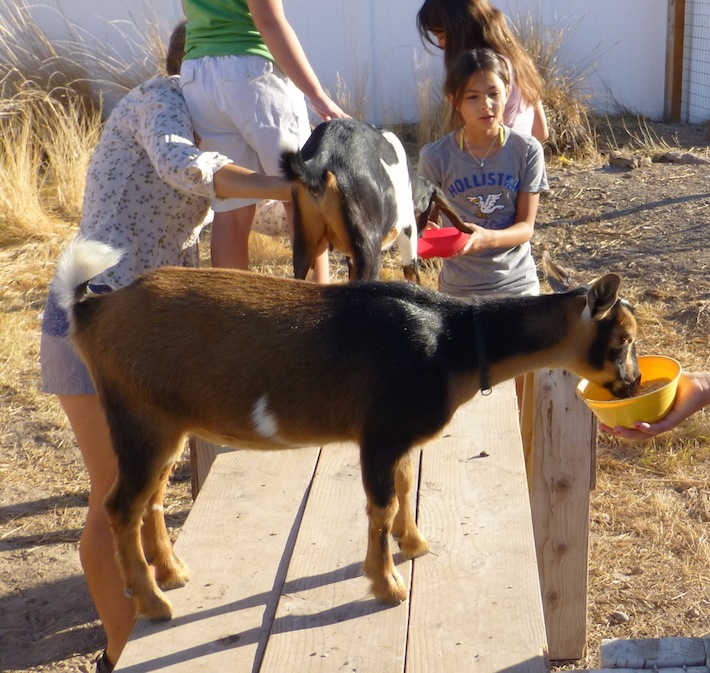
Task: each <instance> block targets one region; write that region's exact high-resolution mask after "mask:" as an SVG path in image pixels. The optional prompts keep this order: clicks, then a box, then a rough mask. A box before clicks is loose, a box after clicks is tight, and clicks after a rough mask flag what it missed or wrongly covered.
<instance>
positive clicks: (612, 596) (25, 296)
mask: <svg viewBox="0 0 710 673" xmlns="http://www.w3.org/2000/svg"><path fill="white" fill-rule="evenodd" d="M654 130H655V132H656V133H657V134H659V137H661V138H663V139H665V140H666V141H667V142H668V143H669V144H670V145H671V146H673V147H674V148H676V149H677V150H678V152H679V154H680V153H681V152H680V150H681V148H682V150H683V151H685V150H688V149H692V157H690V158H689V157H686V158H685V159H684V161H683V163H663V162H654V163H651V164H650V165H646V166H640V167H636V168H623V167H611V166H609V164H608V162H606V161H604V162H601V161H600V162H599V165H596V166H589V165H587V166H584V167H577V166H575V165H574V164H573V163H567V164H565V165H559V164H555V165H552V166H550V168H549V179H550V186H551V191H550V192H549V193H548V194H547V195H545V197H544V198H543V200H542V201H541V207H540V213H539V220H538V227H537V232H536V235H535V240H534V251H535V255H536V258H537V259H538V260H539V259H540V258H541V253H542V251H543V250H549V251H550V252H551V253H552V255H553V257H554V258H555V259H556V260H557V261H558V262H559V263H560V264H562V265H563V266H565V267H567V268H569V269H571V270H573V271H574V273H575V276H576V277H577V278H578V279H579V281H580V282H587V281H588V280H591V279H592V278H593V277H595V276H597V275H599V274H600V273H602V272H606V271H615V272H618V273H620V274H621V275H622V276H623V279H624V280H623V289H624V293H625V294H626V296H627V298H628V299H630V300H631V301H632V302H633V303H635V304H636V305H637V315H638V317H639V321H640V325H641V336H642V339H641V342H640V344H639V352H640V353H641V354H644V353H653V352H660V353H667V354H673V355H675V356H676V357H677V358H679V359H680V360H681V361H682V362H683V364H684V366H686V368H688V369H710V350H709V349H708V342H707V335H708V327H709V326H710V252H708V245H709V244H710V228H709V227H710V150H709V148H708V136H707V131H706V128H705V126H688V125H674V126H666V125H655V126H654ZM625 156H626V157H627V158H631V159H633V158H634V156H636V155H634V154H633V153H632V152H627V153H626V155H625ZM689 160H690V161H699V160H705V161H706V162H708V163H688V161H689ZM69 233H70V232H67V233H66V236H64V238H65V239H66V238H67V237H68V235H69ZM61 242H62V241H57V242H56V243H55V244H54V245H52V246H50V247H51V248H52V249H51V250H48V251H46V252H44V253H43V254H45V255H46V258H47V261H46V265H45V268H46V273H45V274H44V275H43V276H42V277H41V278H36V277H35V278H33V279H27V278H26V277H24V275H23V270H24V269H25V267H26V261H27V258H28V256H30V255H31V256H33V257H36V256H37V255H38V254H40V253H38V252H37V250H35V249H33V247H32V246H35V247H36V246H37V245H38V244H36V243H34V244H33V243H29V242H28V243H27V244H25V245H23V246H19V247H18V248H12V249H7V250H0V268H4V269H5V272H4V273H3V275H2V279H3V280H2V281H1V282H0V293H2V294H3V295H5V299H4V300H3V306H4V307H8V306H9V308H7V309H6V310H7V313H6V315H8V316H9V315H10V314H12V315H21V314H23V313H25V314H27V316H28V319H27V320H28V322H27V324H28V325H29V326H30V328H31V329H32V330H34V331H35V332H36V334H37V347H34V349H33V350H31V353H30V357H29V358H28V360H27V362H26V363H25V364H24V365H23V366H22V367H19V368H18V371H17V376H16V379H15V381H14V382H10V383H5V384H3V386H2V388H0V404H2V405H3V407H4V408H5V412H6V413H5V414H4V415H3V417H4V418H7V419H8V420H7V426H6V427H3V428H2V429H0V484H1V486H0V596H1V599H0V670H2V671H16V672H23V673H29V672H30V671H33V672H36V671H56V672H70V671H71V672H80V671H81V672H88V671H93V664H92V661H93V659H94V658H95V657H96V656H97V655H98V654H99V652H100V651H101V648H102V643H103V635H102V631H101V627H100V624H99V623H98V621H97V619H96V615H95V612H94V610H93V607H92V604H91V600H90V598H89V595H88V592H87V589H86V586H85V584H84V580H83V577H82V573H81V567H80V564H79V558H78V541H79V536H80V531H81V526H82V523H83V518H84V515H85V511H86V503H87V494H88V482H87V478H86V475H85V472H84V469H83V465H82V462H81V459H80V457H79V455H78V453H77V451H76V448H75V445H74V442H73V435H72V433H71V430H70V429H69V427H68V426H67V425H66V423H65V422H63V420H62V415H61V412H60V411H59V410H58V408H57V406H56V403H55V402H54V400H52V399H47V398H45V397H42V396H37V395H36V393H35V390H36V388H37V385H38V370H39V367H38V363H37V360H36V356H37V351H38V341H39V318H40V314H41V310H42V306H43V302H44V296H45V286H46V281H47V280H48V278H49V276H50V274H51V271H52V261H51V260H52V259H53V258H54V256H55V254H56V251H57V250H58V248H59V245H60V243H61ZM45 245H46V244H45ZM17 283H22V287H21V288H20V289H19V290H18V288H17V287H16V285H17ZM0 359H2V360H4V359H7V360H8V361H9V359H10V354H8V353H4V354H3V353H0ZM709 443H710V414H708V413H707V412H706V413H705V414H698V415H697V418H696V419H695V420H694V421H693V422H692V423H691V424H690V425H689V426H688V427H686V428H685V429H684V431H683V432H682V433H681V434H674V435H672V436H670V438H668V439H666V440H665V442H655V443H651V444H650V445H648V444H644V443H629V442H621V441H618V440H613V439H610V438H608V437H600V439H599V447H598V474H597V484H596V490H595V491H594V492H593V494H592V512H591V529H590V531H591V536H590V575H589V613H588V643H589V655H588V656H587V658H586V659H584V660H582V661H579V662H576V664H575V667H577V668H594V667H595V666H597V660H596V655H597V652H598V646H599V642H600V641H601V639H602V638H610V637H623V638H630V637H659V636H682V635H684V636H701V635H704V634H708V633H709V632H710V558H709V549H710V540H709V538H710V535H709V534H708V533H709V532H710V527H709V524H710V496H709V491H710V489H709V488H708V486H709V484H710V481H709V479H708V468H710V450H709V449H708V444H709ZM190 503H191V499H190V493H189V472H188V469H187V467H186V464H184V463H183V464H182V465H181V466H180V468H179V469H178V471H177V473H176V476H175V478H174V479H173V483H172V485H171V488H170V492H169V493H168V495H167V497H166V505H168V508H167V517H168V521H169V524H170V526H171V529H172V531H173V533H174V534H175V535H176V534H177V533H178V532H179V528H180V526H181V524H182V523H183V521H184V520H185V517H186V516H187V513H188V511H189V508H190ZM354 506H357V504H355V505H354Z"/></svg>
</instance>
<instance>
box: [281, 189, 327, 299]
mask: <svg viewBox="0 0 710 673" xmlns="http://www.w3.org/2000/svg"><path fill="white" fill-rule="evenodd" d="M284 210H285V211H286V224H287V225H288V235H289V238H290V239H291V243H293V204H292V203H290V202H288V201H284ZM310 279H311V280H312V281H313V282H314V283H320V284H322V285H327V284H328V283H330V261H329V259H328V243H327V242H325V241H324V242H323V245H322V247H321V249H320V250H318V253H317V255H316V259H315V262H314V264H313V270H312V271H311V276H310Z"/></svg>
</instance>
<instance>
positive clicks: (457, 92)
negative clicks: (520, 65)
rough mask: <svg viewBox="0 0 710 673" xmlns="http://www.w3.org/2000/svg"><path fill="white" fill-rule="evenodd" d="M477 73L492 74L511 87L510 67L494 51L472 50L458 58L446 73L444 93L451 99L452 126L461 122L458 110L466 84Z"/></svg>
mask: <svg viewBox="0 0 710 673" xmlns="http://www.w3.org/2000/svg"><path fill="white" fill-rule="evenodd" d="M477 72H491V73H493V74H494V75H496V76H497V77H499V78H500V80H501V81H502V82H503V84H505V86H506V88H507V87H509V86H510V73H509V72H508V65H507V64H506V62H505V60H504V59H502V58H501V57H500V56H499V55H498V54H497V53H496V52H495V51H493V50H492V49H471V50H469V51H465V52H463V53H462V54H459V56H458V57H457V58H456V60H455V61H454V62H453V63H452V64H451V67H450V68H449V69H448V71H447V73H446V81H445V82H444V93H445V94H446V95H447V96H449V98H450V99H451V116H452V119H451V121H452V124H453V125H457V122H460V119H458V117H459V113H458V108H459V105H461V101H462V100H463V97H464V95H465V93H466V84H467V83H468V80H469V79H471V75H475V74H476V73H477Z"/></svg>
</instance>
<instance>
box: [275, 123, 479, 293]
mask: <svg viewBox="0 0 710 673" xmlns="http://www.w3.org/2000/svg"><path fill="white" fill-rule="evenodd" d="M281 168H282V173H283V175H284V176H285V177H286V178H287V179H289V180H294V181H295V186H294V190H293V211H294V217H293V220H294V221H293V269H294V275H295V276H296V278H299V279H304V278H305V277H306V274H307V273H308V271H309V270H310V269H311V268H312V267H313V263H314V261H315V256H316V251H317V249H318V247H319V246H320V245H322V243H323V242H324V241H327V243H328V244H329V245H330V247H331V248H333V249H335V250H338V251H339V252H342V253H343V254H344V255H345V256H346V257H347V260H348V269H349V278H350V280H376V279H377V278H378V277H379V274H380V267H381V264H382V251H383V250H386V249H387V248H388V247H390V246H391V245H392V244H393V243H394V241H395V240H396V241H397V246H398V248H399V253H400V255H401V256H402V261H403V264H404V276H405V278H407V279H408V280H411V281H416V282H417V283H418V282H419V266H418V259H417V239H418V237H419V234H420V233H421V232H422V231H423V230H424V227H425V226H426V222H427V219H428V217H429V215H430V214H431V212H432V210H433V208H434V207H435V206H437V207H438V208H439V210H440V211H441V212H443V213H444V214H445V215H446V216H447V217H448V218H449V220H450V221H451V222H452V224H453V225H454V226H455V227H456V228H458V229H459V230H461V231H465V232H466V233H468V234H470V233H473V230H472V229H471V227H469V226H468V225H466V224H465V223H464V222H462V221H461V219H460V218H459V216H458V214H457V213H456V212H455V211H454V209H453V206H452V205H451V204H450V203H449V201H448V199H447V198H446V196H444V193H443V192H442V191H441V189H439V188H438V187H436V186H435V185H434V184H433V183H432V182H430V181H429V180H426V179H424V178H414V179H412V177H411V171H410V167H409V163H408V161H407V155H406V153H405V151H404V147H403V146H402V143H401V142H400V140H399V138H397V136H396V135H395V134H394V133H391V132H389V131H380V130H378V129H377V128H375V127H374V126H372V125H370V124H367V123H365V122H361V121H357V120H355V119H334V120H332V121H327V122H323V123H322V124H319V125H318V126H317V127H316V128H315V130H314V131H313V133H312V134H311V136H310V138H309V139H308V140H307V141H306V144H305V145H304V146H303V148H302V149H301V150H300V151H285V152H283V153H282V155H281Z"/></svg>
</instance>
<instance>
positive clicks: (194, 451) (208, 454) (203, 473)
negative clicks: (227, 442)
mask: <svg viewBox="0 0 710 673" xmlns="http://www.w3.org/2000/svg"><path fill="white" fill-rule="evenodd" d="M189 444H190V471H191V473H192V482H191V487H192V499H193V500H194V499H195V498H196V497H197V494H198V493H199V492H200V489H201V488H202V484H204V483H205V479H207V474H208V473H209V471H210V468H211V467H212V463H214V461H215V458H217V456H218V455H219V454H220V453H224V452H225V451H233V449H232V448H230V447H229V446H220V445H219V444H212V442H208V441H207V440H206V439H202V437H194V436H192V435H190V441H189Z"/></svg>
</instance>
